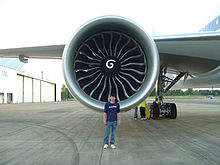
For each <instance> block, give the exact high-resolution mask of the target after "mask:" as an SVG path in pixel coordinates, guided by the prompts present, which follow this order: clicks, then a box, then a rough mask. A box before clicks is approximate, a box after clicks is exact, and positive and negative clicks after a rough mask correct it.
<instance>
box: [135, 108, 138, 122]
mask: <svg viewBox="0 0 220 165" xmlns="http://www.w3.org/2000/svg"><path fill="white" fill-rule="evenodd" d="M137 111H138V106H135V107H134V120H137V118H138V112H137Z"/></svg>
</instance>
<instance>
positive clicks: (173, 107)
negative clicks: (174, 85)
mask: <svg viewBox="0 0 220 165" xmlns="http://www.w3.org/2000/svg"><path fill="white" fill-rule="evenodd" d="M170 110H171V111H170V119H176V117H177V109H176V104H174V103H170Z"/></svg>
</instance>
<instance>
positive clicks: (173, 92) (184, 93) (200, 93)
mask: <svg viewBox="0 0 220 165" xmlns="http://www.w3.org/2000/svg"><path fill="white" fill-rule="evenodd" d="M190 95H194V96H208V95H213V96H220V90H193V89H191V88H189V89H188V90H186V91H182V90H169V91H168V92H167V93H166V96H190ZM150 96H156V89H154V90H153V91H152V93H151V94H150ZM61 99H62V100H72V99H73V96H72V95H71V93H70V92H69V90H68V89H67V88H66V86H65V85H62V88H61Z"/></svg>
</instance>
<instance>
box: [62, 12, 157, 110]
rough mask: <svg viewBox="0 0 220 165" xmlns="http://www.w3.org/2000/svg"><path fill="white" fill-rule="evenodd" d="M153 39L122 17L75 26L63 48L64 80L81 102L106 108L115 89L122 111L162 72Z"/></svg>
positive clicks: (142, 95)
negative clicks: (77, 27)
mask: <svg viewBox="0 0 220 165" xmlns="http://www.w3.org/2000/svg"><path fill="white" fill-rule="evenodd" d="M159 66H160V61H159V55H158V51H157V48H156V44H155V43H154V41H153V39H152V38H151V37H150V36H149V35H148V34H147V33H146V32H145V31H144V30H143V29H142V28H141V27H140V26H138V25H137V24H136V23H134V22H132V21H131V20H128V19H126V18H123V17H118V16H104V17H98V18H96V19H93V20H91V21H89V22H88V23H86V24H84V25H83V26H81V27H80V28H79V29H78V31H76V32H75V33H74V34H73V35H72V37H71V39H70V41H69V42H68V44H66V46H65V49H64V52H63V72H64V79H65V81H66V84H67V87H68V88H69V90H70V92H71V94H72V95H73V96H74V97H75V98H76V99H77V100H79V101H80V102H81V103H82V104H84V105H87V106H89V107H90V108H92V109H96V110H100V111H102V112H103V108H104V105H105V103H106V102H107V101H108V99H109V96H110V94H111V93H115V94H116V97H117V100H118V101H119V103H120V107H121V111H126V110H129V109H131V108H133V107H134V106H135V105H138V104H139V103H140V102H141V101H143V100H144V99H145V98H146V97H147V96H149V95H150V93H151V91H152V90H153V88H154V86H155V84H156V81H157V78H158V73H159Z"/></svg>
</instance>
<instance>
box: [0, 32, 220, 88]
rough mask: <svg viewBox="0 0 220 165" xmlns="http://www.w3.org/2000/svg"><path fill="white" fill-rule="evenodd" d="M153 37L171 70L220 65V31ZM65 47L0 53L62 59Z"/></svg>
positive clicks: (1, 51) (194, 71)
mask: <svg viewBox="0 0 220 165" xmlns="http://www.w3.org/2000/svg"><path fill="white" fill-rule="evenodd" d="M153 40H154V41H155V43H156V45H157V48H158V51H159V55H160V65H161V67H166V68H167V72H168V73H174V74H175V73H176V74H178V73H180V72H185V73H189V74H190V75H194V76H198V75H202V74H204V73H208V72H211V71H213V70H214V69H215V68H217V67H218V66H220V46H219V45H220V33H196V34H184V35H170V36H155V37H153ZM64 47H65V45H52V46H38V47H24V48H12V49H0V57H4V58H16V57H19V56H20V55H22V56H25V57H28V58H39V59H61V58H62V53H63V50H64ZM216 77H217V76H216ZM209 78H210V76H209ZM215 79H216V78H215ZM192 80H193V79H191V80H190V81H192ZM205 80H206V79H205ZM205 80H204V78H203V79H198V80H196V78H195V79H194V81H195V83H194V81H192V82H193V84H194V85H192V83H188V85H187V81H184V82H182V83H179V85H178V86H177V85H176V87H175V86H174V88H175V89H179V88H186V87H188V86H189V87H195V86H196V84H198V81H200V82H201V81H202V82H204V83H203V84H202V86H204V84H207V85H210V84H209V83H207V81H205ZM190 81H189V82H190ZM184 83H185V85H184ZM214 83H215V84H216V83H218V84H220V80H217V82H215V81H214ZM180 84H181V85H180Z"/></svg>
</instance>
